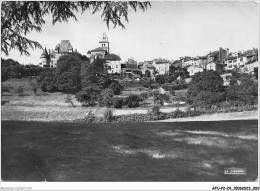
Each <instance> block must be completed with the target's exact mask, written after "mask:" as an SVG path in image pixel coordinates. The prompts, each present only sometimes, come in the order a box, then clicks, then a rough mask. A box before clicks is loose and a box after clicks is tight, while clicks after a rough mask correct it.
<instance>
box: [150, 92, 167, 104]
mask: <svg viewBox="0 0 260 191" xmlns="http://www.w3.org/2000/svg"><path fill="white" fill-rule="evenodd" d="M169 100H170V97H169V96H168V95H167V94H161V93H156V92H154V96H153V102H154V104H161V105H163V104H164V102H165V101H169Z"/></svg>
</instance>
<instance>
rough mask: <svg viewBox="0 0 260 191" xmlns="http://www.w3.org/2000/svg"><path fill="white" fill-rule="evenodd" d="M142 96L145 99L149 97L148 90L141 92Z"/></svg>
mask: <svg viewBox="0 0 260 191" xmlns="http://www.w3.org/2000/svg"><path fill="white" fill-rule="evenodd" d="M140 96H141V97H142V99H143V100H145V99H148V93H147V92H143V93H141V95H140Z"/></svg>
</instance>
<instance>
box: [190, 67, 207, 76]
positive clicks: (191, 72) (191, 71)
mask: <svg viewBox="0 0 260 191" xmlns="http://www.w3.org/2000/svg"><path fill="white" fill-rule="evenodd" d="M187 71H188V72H189V75H190V76H193V75H195V74H196V73H198V72H203V69H202V68H199V67H197V66H189V67H188V68H187Z"/></svg>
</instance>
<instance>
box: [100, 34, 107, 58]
mask: <svg viewBox="0 0 260 191" xmlns="http://www.w3.org/2000/svg"><path fill="white" fill-rule="evenodd" d="M99 43H100V45H101V47H102V48H103V49H105V50H106V51H107V54H109V42H108V38H107V35H106V34H105V33H103V35H102V37H101V38H100V41H99Z"/></svg>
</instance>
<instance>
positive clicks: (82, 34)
mask: <svg viewBox="0 0 260 191" xmlns="http://www.w3.org/2000/svg"><path fill="white" fill-rule="evenodd" d="M151 4H152V7H151V8H149V9H148V10H147V11H145V12H142V11H138V12H137V13H134V12H130V14H129V23H125V27H126V28H125V29H122V28H120V27H117V28H116V29H113V25H111V26H110V29H109V30H108V28H107V27H106V24H105V22H103V20H102V19H101V17H100V13H98V14H95V15H92V14H91V11H87V12H85V13H84V14H83V15H81V14H78V22H76V21H74V20H72V19H71V20H69V22H68V23H57V24H55V25H54V26H53V25H52V24H51V20H50V18H47V20H46V21H47V22H46V24H45V25H44V26H43V27H42V32H41V33H37V32H32V33H30V34H29V35H28V37H29V38H31V39H33V40H37V41H38V42H40V43H41V44H42V46H43V47H45V46H46V47H47V49H49V48H50V49H54V48H55V45H56V44H58V43H59V42H60V41H61V40H70V42H71V44H72V46H73V47H74V48H76V49H77V50H78V52H80V53H81V54H84V55H86V54H87V51H88V50H92V49H94V48H97V47H99V44H98V40H99V37H100V36H101V35H102V33H103V32H105V33H106V34H107V36H108V39H109V41H110V52H111V53H115V54H118V55H120V57H121V59H122V62H124V61H126V60H127V59H128V58H134V59H136V60H137V61H139V62H141V61H144V60H152V59H154V58H167V59H174V60H176V59H178V58H179V57H181V56H197V55H206V54H207V53H208V52H209V51H215V50H217V49H218V48H219V47H223V48H229V49H230V50H231V51H238V50H247V49H251V48H253V47H255V48H256V47H258V42H259V31H258V29H259V27H258V24H259V22H258V21H259V20H258V4H257V3H254V2H151ZM29 52H30V54H31V56H30V57H27V56H22V57H20V53H19V52H18V51H15V50H12V51H11V52H10V55H9V58H12V59H14V60H17V61H19V62H20V63H23V64H28V63H33V64H38V63H39V62H41V61H40V56H41V53H42V50H40V49H36V50H31V49H30V51H29ZM2 57H4V58H7V57H6V56H5V55H4V54H2Z"/></svg>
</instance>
